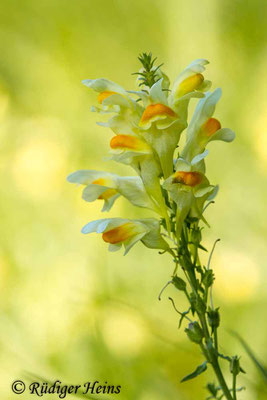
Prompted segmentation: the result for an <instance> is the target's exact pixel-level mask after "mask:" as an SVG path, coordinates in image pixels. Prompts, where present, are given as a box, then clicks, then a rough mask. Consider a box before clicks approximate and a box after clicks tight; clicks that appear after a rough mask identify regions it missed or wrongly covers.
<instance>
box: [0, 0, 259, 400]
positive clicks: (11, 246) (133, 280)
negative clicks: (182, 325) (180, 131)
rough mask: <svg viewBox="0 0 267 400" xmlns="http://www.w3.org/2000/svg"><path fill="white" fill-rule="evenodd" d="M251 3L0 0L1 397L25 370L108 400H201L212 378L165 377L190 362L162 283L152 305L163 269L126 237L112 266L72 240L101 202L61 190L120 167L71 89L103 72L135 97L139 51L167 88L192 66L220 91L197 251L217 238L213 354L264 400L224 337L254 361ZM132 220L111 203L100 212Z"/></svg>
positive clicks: (84, 92)
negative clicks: (91, 385)
mask: <svg viewBox="0 0 267 400" xmlns="http://www.w3.org/2000/svg"><path fill="white" fill-rule="evenodd" d="M265 7H266V4H265V2H264V0H247V1H245V2H244V1H243V2H242V1H240V0H221V1H220V0H218V1H214V0H203V1H194V0H165V1H162V0H154V1H153V0H143V1H140V0H136V1H125V0H109V1H108V0H102V1H96V0H76V1H60V0H45V1H34V0H24V1H19V0H3V1H2V3H1V14H0V22H1V24H0V34H1V35H0V51H1V62H0V179H1V189H0V191H1V196H0V216H1V225H0V235H1V240H0V289H1V290H0V326H1V328H0V349H1V351H0V376H1V386H0V397H1V399H4V400H13V399H14V394H12V392H11V389H10V386H11V383H12V381H13V380H15V379H20V378H24V377H25V376H29V375H37V376H41V377H43V378H44V379H48V380H51V381H54V380H56V379H60V380H61V381H62V382H65V383H69V384H80V383H84V382H87V381H94V380H99V381H101V382H105V381H108V382H109V383H110V384H119V385H121V386H122V391H121V394H120V395H116V396H113V398H118V399H122V400H163V399H164V400H165V399H167V398H168V399H169V400H174V399H175V400H176V399H180V400H201V399H204V398H205V396H206V392H205V388H204V387H205V384H206V382H207V379H209V380H210V381H213V380H214V377H213V374H212V372H211V371H208V372H207V373H206V374H205V375H204V374H203V376H201V377H199V378H197V379H195V380H192V381H190V382H188V383H184V384H180V379H181V378H182V377H183V376H184V375H186V374H187V373H189V372H192V370H193V369H195V367H196V366H197V365H199V364H200V363H201V362H202V356H201V354H200V353H199V350H198V348H197V347H196V346H194V345H193V344H191V343H189V342H188V341H187V339H186V338H185V334H184V332H183V329H181V330H178V329H177V325H178V320H177V315H176V314H175V313H174V311H173V309H172V307H171V304H169V301H168V295H171V296H173V297H174V298H175V301H176V304H177V306H178V307H179V308H180V309H182V310H183V309H185V307H186V302H185V301H184V299H183V298H182V296H181V295H179V293H176V292H175V291H174V289H173V288H168V292H165V294H164V295H163V298H162V301H161V302H159V301H158V300H157V296H158V293H159V291H160V290H161V288H162V287H163V286H164V284H165V283H166V282H167V281H168V279H169V277H170V274H171V272H172V268H173V265H172V264H171V260H170V259H169V258H168V256H167V255H162V256H159V255H158V254H157V252H156V251H152V250H149V249H146V248H145V247H142V245H141V244H140V243H139V244H138V245H137V246H135V247H134V248H133V249H132V251H131V252H130V253H129V254H128V255H127V257H123V255H122V253H108V252H107V247H106V244H105V243H103V242H102V241H101V238H100V237H98V236H97V235H91V236H83V235H82V234H81V233H80V229H81V227H82V226H83V225H85V223H87V222H88V221H90V220H92V219H97V218H101V217H103V215H102V214H101V212H100V209H101V205H100V202H95V203H90V204H89V203H85V202H84V201H83V200H82V199H81V191H80V190H79V188H75V187H74V186H72V185H70V184H68V183H67V182H66V176H67V175H68V174H69V173H70V172H73V171H75V170H77V169H83V168H84V169H86V168H87V169H100V170H101V169H103V170H106V171H112V172H115V173H121V174H123V175H128V174H131V173H132V171H131V169H130V168H127V167H123V166H121V165H117V164H115V163H112V162H110V161H105V160H104V158H105V156H106V155H107V153H108V147H109V145H108V144H109V140H110V138H111V133H110V132H109V131H107V130H106V128H103V127H100V126H98V125H96V121H98V119H99V116H97V115H96V114H93V113H91V112H90V106H91V104H93V103H94V102H95V94H94V93H91V91H89V90H88V88H86V87H84V86H83V85H82V84H81V80H82V79H87V78H93V79H94V78H98V77H105V78H108V79H111V80H113V81H116V82H118V83H119V84H121V85H122V86H124V87H125V88H126V89H133V88H136V87H135V84H136V83H135V78H134V77H133V76H131V73H132V72H135V71H137V70H138V69H139V65H138V62H137V55H138V54H139V53H140V52H142V51H152V52H153V54H154V55H155V56H157V57H158V60H159V62H164V71H165V72H166V73H167V74H168V75H169V76H170V78H171V79H172V80H173V79H174V78H175V76H176V75H177V74H178V73H179V72H180V71H181V70H182V69H183V68H184V67H185V66H186V65H187V64H189V63H190V62H191V61H192V60H194V59H196V58H207V59H208V60H210V62H211V64H210V65H209V66H208V68H207V73H206V77H207V78H208V79H211V80H212V81H213V87H217V86H220V87H222V89H223V97H222V100H221V102H220V104H219V106H218V109H217V111H216V116H217V117H218V118H219V119H220V120H221V121H222V124H223V126H227V127H231V128H232V129H233V130H234V131H235V132H236V134H237V138H236V140H235V142H234V143H233V144H231V145H227V144H224V143H214V144H213V145H212V146H210V155H209V159H208V165H207V168H208V177H209V179H210V180H211V181H212V182H213V183H219V185H220V192H219V196H218V198H217V200H216V204H215V205H214V206H212V207H210V208H209V211H208V212H207V217H208V219H209V222H210V224H211V229H205V234H204V240H205V244H206V246H207V248H208V249H211V248H212V244H213V242H214V240H215V239H217V238H218V237H219V238H221V242H220V243H219V244H218V246H217V249H216V252H215V255H214V258H213V262H212V264H213V268H214V270H215V273H216V276H217V279H216V283H215V287H214V296H215V301H216V305H219V306H220V309H221V314H222V327H221V329H220V343H221V351H222V352H224V353H226V352H227V353H230V354H241V355H242V365H243V366H244V368H245V370H246V371H247V374H246V375H244V376H242V377H241V378H240V385H242V386H243V385H245V386H246V387H247V390H246V391H244V392H242V393H241V394H240V399H242V400H252V399H253V400H254V399H259V400H263V399H264V398H266V386H265V388H264V385H263V383H262V380H261V376H260V375H259V373H258V371H257V369H256V368H255V366H254V365H253V363H252V362H251V360H250V359H249V358H248V356H247V355H246V353H245V352H244V350H243V348H242V347H241V346H240V344H239V343H238V341H237V340H236V339H235V338H234V337H233V336H232V335H231V333H230V331H231V330H235V331H237V332H238V333H239V334H240V335H241V336H242V337H243V338H244V339H245V340H246V341H247V342H248V343H249V344H250V346H251V348H252V349H253V350H254V352H255V354H256V355H257V356H258V357H259V359H260V360H261V361H263V362H264V361H266V356H267V350H266V349H267V340H266V338H267V335H266V333H267V323H266V306H267V296H266V260H267V246H266V235H267V225H266V212H267V209H266V196H267V179H266V178H267V132H266V126H267V118H266V112H265V110H266V67H267V65H266V64H267V52H266V22H265V21H266V8H265ZM192 105H193V106H194V105H195V103H194V102H192ZM190 112H192V110H191V111H190ZM146 215H151V214H148V213H147V212H146V211H144V210H139V209H135V208H134V207H133V206H131V205H129V204H128V203H126V201H123V199H119V200H118V201H117V202H116V204H115V206H114V208H113V209H112V211H111V212H110V216H114V217H115V216H122V217H127V218H128V217H131V218H135V217H138V216H142V217H144V216H146ZM105 216H106V215H105ZM206 258H207V257H206V256H205V255H204V260H206ZM222 365H223V367H224V368H225V371H226V373H227V374H228V364H227V363H226V364H224V363H222ZM228 377H229V375H228ZM28 382H29V381H28ZM52 397H53V396H52ZM98 397H99V396H96V397H95V398H98ZM19 398H20V399H21V400H28V399H29V394H28V395H27V394H24V395H21V396H19ZM31 398H34V395H31ZM36 398H37V397H36ZM43 398H44V399H45V398H47V399H51V395H50V396H47V397H45V396H44V397H43ZM55 398H56V397H55ZM68 398H73V397H71V396H69V397H68ZM99 398H100V397H99ZM109 398H110V399H111V398H112V396H107V399H109ZM113 398H112V399H113ZM54 400H55V399H54ZM100 400H102V398H101V399H100ZM104 400H105V398H104Z"/></svg>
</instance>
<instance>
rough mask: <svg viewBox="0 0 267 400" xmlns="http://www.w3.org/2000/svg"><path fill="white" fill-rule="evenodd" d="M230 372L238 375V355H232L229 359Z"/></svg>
mask: <svg viewBox="0 0 267 400" xmlns="http://www.w3.org/2000/svg"><path fill="white" fill-rule="evenodd" d="M230 372H231V374H233V375H238V374H239V372H240V364H239V357H237V356H234V357H232V359H231V363H230Z"/></svg>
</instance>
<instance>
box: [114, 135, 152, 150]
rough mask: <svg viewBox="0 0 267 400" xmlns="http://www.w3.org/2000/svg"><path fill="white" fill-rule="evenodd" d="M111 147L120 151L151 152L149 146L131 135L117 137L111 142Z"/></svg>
mask: <svg viewBox="0 0 267 400" xmlns="http://www.w3.org/2000/svg"><path fill="white" fill-rule="evenodd" d="M110 147H111V148H112V149H113V150H115V149H120V150H125V149H128V150H134V151H141V152H151V150H150V147H149V145H148V144H147V143H146V142H145V141H144V140H142V139H139V138H138V137H137V136H131V135H116V136H114V137H113V138H112V139H111V141H110Z"/></svg>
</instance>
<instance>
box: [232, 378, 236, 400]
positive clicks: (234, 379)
mask: <svg viewBox="0 0 267 400" xmlns="http://www.w3.org/2000/svg"><path fill="white" fill-rule="evenodd" d="M233 400H236V374H233Z"/></svg>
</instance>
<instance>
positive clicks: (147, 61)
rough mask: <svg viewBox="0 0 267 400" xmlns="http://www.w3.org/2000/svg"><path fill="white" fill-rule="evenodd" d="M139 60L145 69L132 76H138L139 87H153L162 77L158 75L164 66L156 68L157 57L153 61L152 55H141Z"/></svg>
mask: <svg viewBox="0 0 267 400" xmlns="http://www.w3.org/2000/svg"><path fill="white" fill-rule="evenodd" d="M138 60H139V61H140V63H141V64H142V66H143V68H142V69H141V71H139V72H134V73H133V74H132V75H138V80H139V81H140V83H139V86H140V87H141V86H148V87H152V86H153V85H154V83H156V82H157V81H158V80H159V79H160V76H159V75H158V70H159V69H160V67H161V66H162V65H163V64H160V65H158V66H157V67H155V66H154V64H155V61H156V60H157V57H155V58H154V59H153V57H152V53H151V52H150V53H148V54H147V53H141V54H140V55H139V57H138Z"/></svg>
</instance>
